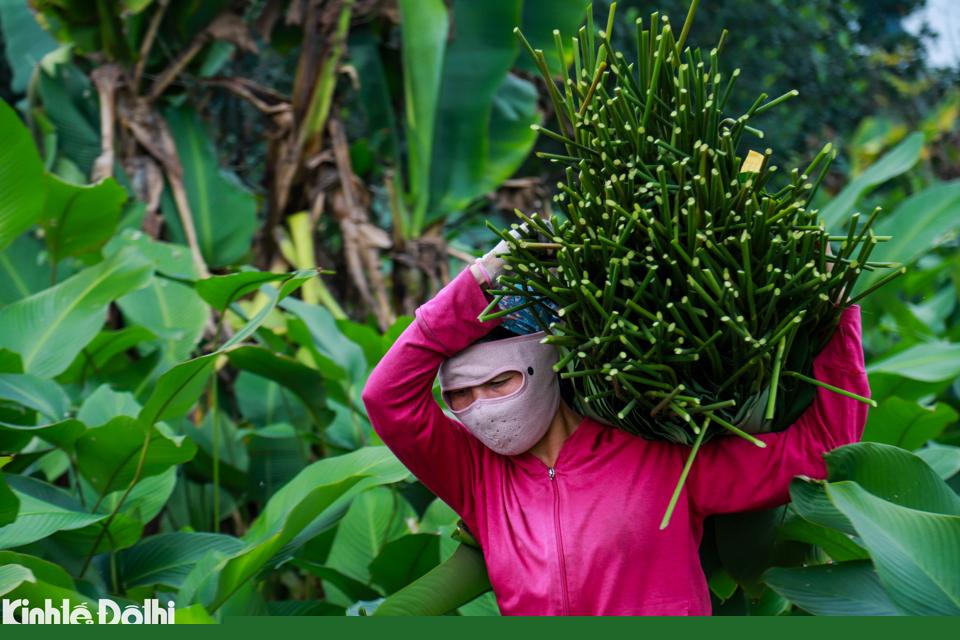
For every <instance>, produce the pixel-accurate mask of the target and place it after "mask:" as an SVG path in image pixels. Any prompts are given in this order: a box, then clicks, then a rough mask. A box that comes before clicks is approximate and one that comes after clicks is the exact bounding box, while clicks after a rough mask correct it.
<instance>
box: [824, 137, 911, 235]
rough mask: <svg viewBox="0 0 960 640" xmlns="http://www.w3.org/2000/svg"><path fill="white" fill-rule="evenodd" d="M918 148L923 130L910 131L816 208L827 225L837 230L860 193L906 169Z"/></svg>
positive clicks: (851, 209) (858, 198)
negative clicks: (827, 201)
mask: <svg viewBox="0 0 960 640" xmlns="http://www.w3.org/2000/svg"><path fill="white" fill-rule="evenodd" d="M922 149H923V134H922V133H919V132H917V133H912V134H910V135H909V136H907V137H906V138H904V139H903V141H902V142H900V144H898V145H897V146H896V147H894V148H893V149H891V150H890V151H888V152H887V153H886V154H884V156H883V157H882V158H880V159H879V160H877V161H876V162H875V163H873V164H872V165H870V167H869V168H867V170H866V171H864V172H863V173H861V174H860V175H859V176H857V177H856V178H854V179H853V180H851V181H850V183H849V184H848V185H847V186H846V187H844V189H843V190H842V191H841V192H840V193H839V194H837V196H836V197H835V198H834V199H833V200H831V201H830V202H829V203H828V204H827V206H825V207H824V208H823V209H822V210H821V212H820V215H821V216H822V217H823V221H824V224H825V225H826V227H827V229H830V230H832V231H838V230H839V229H840V228H841V227H842V226H843V225H844V224H845V222H846V220H847V218H848V217H849V216H850V214H851V213H853V209H854V207H855V206H856V205H857V202H858V201H859V200H860V198H861V197H863V196H864V195H865V194H867V193H868V192H870V191H871V190H872V189H873V188H874V187H876V186H878V185H880V184H883V183H884V182H886V181H887V180H890V179H891V178H895V177H897V176H899V175H901V174H903V173H906V172H907V171H909V170H910V168H911V167H913V165H915V164H916V163H917V160H919V159H920V152H921V150H922Z"/></svg>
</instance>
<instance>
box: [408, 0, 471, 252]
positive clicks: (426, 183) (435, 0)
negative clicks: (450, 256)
mask: <svg viewBox="0 0 960 640" xmlns="http://www.w3.org/2000/svg"><path fill="white" fill-rule="evenodd" d="M398 6H399V9H400V30H401V41H402V42H403V49H402V60H403V96H404V102H405V107H406V109H405V112H406V129H407V148H408V156H409V157H408V167H409V168H408V181H409V186H408V190H409V194H410V199H411V200H412V202H413V206H414V212H413V218H414V221H413V228H412V229H410V230H408V231H409V232H410V235H412V236H414V237H416V236H419V234H420V231H421V228H420V225H421V223H422V221H423V220H424V219H425V216H426V212H427V206H428V204H429V197H430V173H431V171H430V165H431V159H432V154H433V149H434V147H433V138H434V131H435V127H436V113H437V101H438V100H439V97H440V84H441V77H442V75H443V58H444V50H445V45H446V40H447V29H448V21H449V18H448V14H447V8H446V6H445V5H444V3H443V0H400V1H399V3H398ZM479 63H482V61H473V63H472V64H479Z"/></svg>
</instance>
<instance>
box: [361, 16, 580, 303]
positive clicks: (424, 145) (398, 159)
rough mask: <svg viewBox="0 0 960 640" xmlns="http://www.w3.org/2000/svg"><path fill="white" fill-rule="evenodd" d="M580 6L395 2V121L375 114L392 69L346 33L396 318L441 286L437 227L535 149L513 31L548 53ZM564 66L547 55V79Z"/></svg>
mask: <svg viewBox="0 0 960 640" xmlns="http://www.w3.org/2000/svg"><path fill="white" fill-rule="evenodd" d="M586 8H587V4H586V3H585V2H583V1H582V0H563V1H561V2H547V1H544V0H509V1H507V2H497V3H493V4H483V3H476V2H469V1H468V0H455V1H454V2H452V3H450V6H449V8H448V6H447V5H446V4H445V3H444V2H442V0H425V1H420V0H401V2H400V3H399V9H400V31H401V36H402V38H401V52H400V53H401V56H400V69H399V72H400V75H401V78H402V94H401V95H400V96H399V97H400V98H402V104H403V113H402V115H399V116H398V115H395V114H394V113H393V112H392V111H391V110H389V109H384V104H385V103H386V104H389V102H390V101H391V95H392V94H391V82H390V80H389V79H390V77H391V72H392V70H393V68H394V65H393V64H392V61H391V60H390V59H388V58H386V57H385V54H381V53H380V52H379V49H380V42H379V40H378V38H377V37H376V35H375V34H374V33H372V32H370V31H367V30H356V31H355V32H354V33H352V34H351V42H350V47H349V50H350V53H351V57H352V59H353V61H354V64H355V65H356V67H357V70H358V75H359V77H360V82H361V91H360V94H361V95H360V97H361V99H362V102H363V105H364V109H365V111H366V114H367V117H368V119H369V121H370V127H371V129H372V130H373V132H374V133H378V134H382V135H381V137H382V138H383V140H384V143H383V144H384V150H385V151H386V152H387V153H388V154H389V155H390V157H391V158H392V162H391V164H392V167H391V169H390V171H389V172H388V175H387V179H386V185H385V187H386V190H387V192H388V194H389V197H388V201H389V210H390V215H391V220H392V225H393V242H394V247H395V253H398V254H400V255H402V256H403V255H405V256H406V259H401V260H398V261H397V264H398V269H397V270H396V272H395V274H394V297H395V299H396V300H399V301H400V307H401V310H402V311H403V312H404V313H408V314H409V313H411V312H412V310H413V306H415V304H418V303H419V302H420V301H421V298H422V297H423V296H425V295H427V293H428V289H430V288H432V289H436V288H437V287H438V286H439V284H440V283H441V282H443V281H444V280H445V279H446V277H445V276H446V263H447V258H446V252H445V248H444V245H443V242H442V233H441V230H442V227H443V224H444V223H445V221H447V220H449V219H452V218H454V217H455V216H457V214H460V213H462V212H463V211H464V210H465V209H466V208H467V207H468V206H469V205H471V203H473V202H474V201H475V200H476V199H477V198H479V197H481V196H484V195H486V194H488V193H491V192H493V191H494V190H495V189H496V188H497V187H498V186H499V185H500V184H502V183H503V181H505V180H506V179H507V178H509V177H510V176H511V175H513V173H514V172H515V171H516V170H517V169H518V168H519V167H520V165H521V164H522V163H523V161H524V160H525V159H526V157H527V155H528V154H529V152H530V150H531V149H532V148H533V145H534V142H535V141H536V138H537V132H536V131H535V130H532V129H531V125H535V124H537V123H539V122H540V120H541V117H542V116H541V114H540V113H539V112H538V108H537V99H538V93H537V88H536V86H535V85H534V84H533V83H531V82H530V81H528V80H526V79H525V78H524V77H522V75H520V74H518V73H516V71H518V70H520V69H523V68H525V66H526V62H525V61H524V60H523V59H522V57H521V56H519V49H518V45H517V42H516V39H515V38H514V36H513V29H514V27H516V26H517V25H522V27H523V29H524V31H525V32H527V31H529V32H530V33H532V34H533V38H534V40H535V43H536V44H538V45H540V46H542V47H543V48H544V49H547V50H549V51H552V50H553V47H552V42H553V40H552V35H551V30H552V29H553V27H554V26H558V27H561V28H572V27H573V25H575V24H578V23H579V21H580V20H581V19H582V17H583V15H584V13H585V11H586ZM548 44H549V45H550V46H547V45H548ZM548 55H549V54H548ZM570 62H572V60H557V59H555V56H552V57H551V67H552V68H553V69H554V70H555V71H556V72H558V73H559V72H560V71H561V70H563V69H564V68H565V67H566V65H567V64H569V63H570ZM400 140H403V141H405V146H404V147H403V148H402V147H401V144H400ZM438 241H439V244H438ZM410 264H417V265H420V266H419V268H413V269H411V268H410V267H409V266H405V265H410ZM424 275H425V276H426V282H429V283H430V284H429V285H428V286H425V284H424V280H423V279H422V278H421V276H424Z"/></svg>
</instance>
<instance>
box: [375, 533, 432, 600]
mask: <svg viewBox="0 0 960 640" xmlns="http://www.w3.org/2000/svg"><path fill="white" fill-rule="evenodd" d="M439 562H440V536H438V535H435V534H432V533H412V534H408V535H405V536H402V537H400V538H397V539H396V540H391V541H390V542H387V543H386V544H385V545H383V548H382V549H381V550H380V553H379V554H378V555H377V557H376V558H374V559H373V561H372V562H371V563H370V578H371V580H372V582H373V583H374V584H376V585H379V586H380V587H382V588H383V589H384V591H385V593H395V592H397V591H399V590H400V589H402V588H403V587H405V586H407V585H408V584H410V583H411V582H413V581H414V580H417V579H418V578H420V577H421V576H423V575H424V574H426V573H427V572H428V571H430V570H431V569H433V568H434V567H436V566H437V564H439Z"/></svg>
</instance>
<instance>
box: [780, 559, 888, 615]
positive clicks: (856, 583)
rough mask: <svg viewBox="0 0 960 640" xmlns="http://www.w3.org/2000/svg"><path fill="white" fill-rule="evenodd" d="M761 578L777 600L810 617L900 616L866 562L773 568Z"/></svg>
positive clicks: (870, 566) (874, 572)
mask: <svg viewBox="0 0 960 640" xmlns="http://www.w3.org/2000/svg"><path fill="white" fill-rule="evenodd" d="M763 577H764V580H765V581H766V583H767V585H769V586H770V587H771V588H772V589H774V590H775V591H776V592H777V593H779V594H780V595H781V596H783V597H784V598H786V599H787V600H790V601H791V602H793V603H794V604H796V605H797V606H799V607H801V608H803V609H805V610H807V611H809V612H810V613H812V614H814V615H818V616H893V615H900V612H899V611H898V610H897V608H896V607H895V606H894V604H893V603H892V602H891V601H890V598H889V597H888V596H887V594H886V592H885V591H884V590H883V587H882V586H881V585H880V580H879V578H878V577H877V573H876V571H874V569H873V566H872V565H871V564H870V563H869V562H868V561H866V560H861V561H855V562H841V563H840V564H823V565H817V566H812V567H794V568H784V567H774V568H772V569H770V570H768V571H767V572H766V573H765V574H764V576H763Z"/></svg>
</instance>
